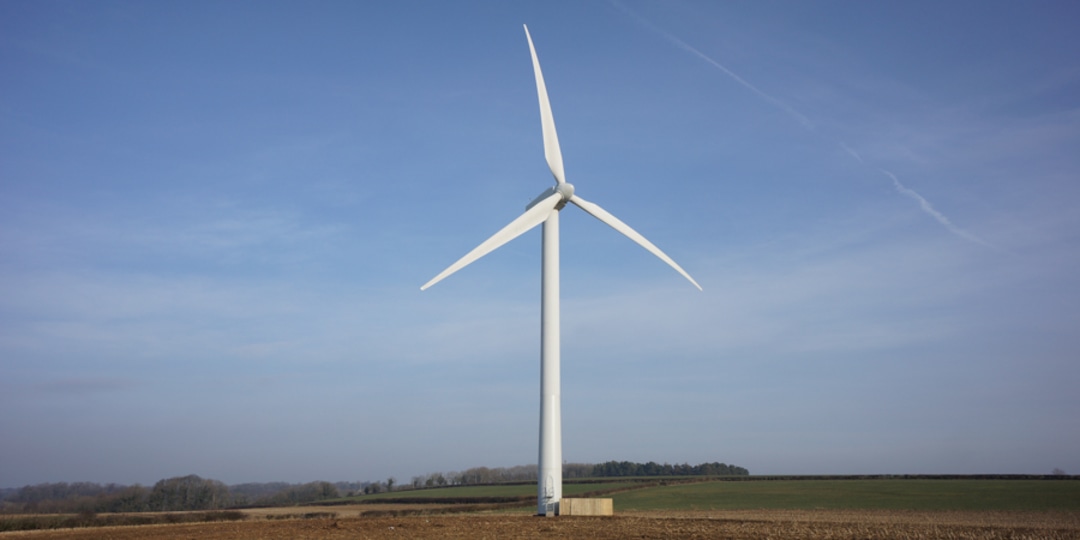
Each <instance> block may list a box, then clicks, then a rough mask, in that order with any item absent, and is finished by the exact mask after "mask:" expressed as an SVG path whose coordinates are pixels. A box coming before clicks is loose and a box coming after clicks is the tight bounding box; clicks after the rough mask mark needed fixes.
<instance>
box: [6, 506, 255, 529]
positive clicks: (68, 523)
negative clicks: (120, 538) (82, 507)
mask: <svg viewBox="0 0 1080 540" xmlns="http://www.w3.org/2000/svg"><path fill="white" fill-rule="evenodd" d="M245 518H246V516H245V515H244V513H243V512H239V511H236V510H221V511H214V512H177V513H169V514H108V515H104V516H99V515H97V514H95V513H93V512H83V513H81V514H77V515H36V516H16V517H10V518H3V519H0V532H7V531H33V530H39V529H71V528H77V527H113V526H118V525H156V524H167V523H200V522H207V521H240V520H243V519H245Z"/></svg>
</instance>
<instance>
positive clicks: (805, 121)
mask: <svg viewBox="0 0 1080 540" xmlns="http://www.w3.org/2000/svg"><path fill="white" fill-rule="evenodd" d="M611 3H612V5H614V6H615V7H616V8H618V9H619V10H621V11H622V12H623V13H625V14H627V15H628V16H630V17H631V18H633V19H634V20H635V21H637V22H638V23H640V24H641V25H642V26H644V27H646V28H648V29H649V30H651V31H652V32H655V33H656V34H658V35H660V36H662V37H664V39H666V40H668V41H669V42H671V43H672V44H674V45H675V46H676V47H679V48H680V49H682V50H684V51H686V52H689V53H690V54H692V55H694V56H696V57H698V58H700V59H701V60H703V61H705V62H706V63H708V64H709V65H711V66H713V67H715V68H716V69H719V70H720V71H722V72H723V73H724V74H725V75H727V76H728V77H730V78H731V79H732V80H734V81H735V82H737V83H738V84H740V85H741V86H743V87H744V88H746V89H748V90H750V91H751V92H753V93H754V94H755V95H756V96H757V97H759V98H760V99H762V100H764V101H765V102H767V103H769V104H770V105H772V106H774V107H776V108H778V109H780V110H782V111H784V112H785V113H787V114H788V115H789V116H791V117H792V118H793V119H795V120H796V121H798V122H799V124H800V125H801V126H802V127H803V128H805V129H806V130H808V131H815V132H816V130H815V126H814V123H813V122H811V121H810V119H809V118H807V116H806V115H804V114H802V113H801V112H799V111H797V110H795V108H793V107H792V106H790V105H788V104H787V103H786V102H784V101H783V100H781V99H778V98H776V97H774V96H773V95H771V94H769V93H767V92H765V91H763V90H761V89H760V88H758V87H756V86H754V85H753V84H751V83H750V82H749V81H747V80H746V79H744V78H742V77H740V76H739V75H738V74H736V73H735V72H733V71H731V70H730V69H728V68H727V67H725V66H724V65H723V64H721V63H720V62H717V61H716V60H715V59H713V58H712V57H710V56H709V55H707V54H705V53H703V52H701V51H699V50H698V49H697V48H695V47H693V46H692V45H690V44H688V43H686V42H685V41H683V40H681V39H679V38H678V37H676V36H675V35H673V34H671V33H670V32H668V31H667V30H664V29H663V28H660V27H659V26H657V25H655V24H653V23H652V22H651V21H649V20H648V19H645V18H644V17H642V16H641V15H639V14H638V13H636V12H635V11H633V10H631V9H630V8H628V7H626V6H624V5H622V4H621V3H620V2H618V1H617V0H611ZM836 144H838V145H839V146H840V148H842V149H843V150H844V152H846V153H847V154H848V155H849V156H851V158H852V159H854V160H856V161H858V162H859V163H860V164H863V165H866V164H867V163H866V161H865V160H864V159H863V158H862V156H861V155H859V153H858V152H856V151H855V150H854V149H852V148H851V147H850V146H848V145H847V144H845V143H844V142H843V141H836ZM881 171H882V172H883V173H885V174H886V175H888V176H889V177H890V178H892V180H893V185H894V187H896V190H897V191H898V192H899V193H900V194H901V195H906V196H908V197H911V198H912V199H914V200H915V201H916V202H918V203H919V206H920V208H922V209H923V211H924V212H926V213H927V214H929V215H930V216H931V217H933V218H934V219H935V220H936V221H937V222H938V223H940V224H942V225H944V226H945V228H947V229H948V230H949V231H951V232H952V233H953V234H956V235H957V236H959V237H961V238H963V239H965V240H968V241H971V242H975V243H977V244H980V245H983V246H987V247H990V248H994V249H998V248H997V247H996V246H994V245H993V244H991V243H989V242H987V241H985V240H983V239H981V238H979V237H978V236H975V235H974V234H971V233H969V232H967V231H965V230H963V229H961V228H959V227H957V226H956V225H955V224H953V222H952V221H950V220H949V218H947V217H945V215H944V214H942V213H941V212H939V211H938V210H937V209H935V208H934V207H933V205H932V204H930V202H929V201H927V200H926V198H925V197H923V196H922V195H920V194H918V193H917V192H915V191H914V190H912V189H910V188H908V187H906V186H904V185H903V184H902V183H900V181H899V180H897V179H896V176H894V175H893V174H892V173H889V172H887V171H885V170H884V169H882V170H881Z"/></svg>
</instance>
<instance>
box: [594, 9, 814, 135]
mask: <svg viewBox="0 0 1080 540" xmlns="http://www.w3.org/2000/svg"><path fill="white" fill-rule="evenodd" d="M611 3H612V5H614V6H615V7H617V8H619V9H620V10H622V12H623V13H626V14H627V15H629V16H631V17H633V18H634V20H636V21H637V22H638V23H640V24H641V25H642V26H644V27H646V28H648V29H649V30H652V31H653V32H655V33H657V34H658V35H660V36H661V37H663V38H664V39H666V40H668V41H670V42H671V43H672V44H673V45H675V46H676V47H678V48H680V49H682V50H684V51H686V52H688V53H690V54H693V55H694V56H697V57H698V58H700V59H702V60H704V61H705V62H707V63H709V64H710V65H712V66H713V67H715V68H716V69H719V70H720V71H722V72H724V74H725V75H727V76H728V77H731V79H732V80H734V81H735V82H737V83H739V84H741V85H742V86H743V87H745V88H746V89H747V90H750V91H751V92H753V93H755V94H757V95H758V97H760V98H761V99H764V100H765V101H767V102H769V103H771V104H772V105H773V106H774V107H776V108H778V109H780V110H782V111H784V112H786V113H788V114H790V115H791V116H792V117H793V118H795V119H796V120H798V121H799V123H800V124H802V125H803V127H805V128H806V129H811V130H812V129H814V123H813V122H811V121H810V119H809V118H807V117H805V116H803V115H802V114H800V113H799V111H796V110H795V109H792V108H791V107H790V106H789V105H788V104H787V103H784V102H783V101H780V100H779V99H777V98H775V97H773V96H771V95H769V94H767V93H765V92H763V91H761V89H759V88H758V87H756V86H754V85H752V84H750V83H749V82H747V80H746V79H744V78H742V77H740V76H738V75H736V74H735V72H733V71H731V70H730V69H728V68H726V67H724V65H723V64H721V63H720V62H717V61H716V60H713V59H712V58H710V57H709V56H708V55H707V54H705V53H703V52H701V51H699V50H697V49H696V48H694V47H693V46H692V45H690V44H689V43H687V42H685V41H683V40H681V39H679V38H677V37H675V36H673V35H672V34H671V33H670V32H668V31H666V30H664V29H663V28H660V27H659V26H656V25H655V24H653V23H651V22H650V21H649V20H648V19H645V18H644V17H642V16H641V15H638V14H637V13H636V12H634V11H633V10H631V9H630V8H628V7H626V6H624V5H622V4H621V3H619V2H617V1H615V0H612V1H611Z"/></svg>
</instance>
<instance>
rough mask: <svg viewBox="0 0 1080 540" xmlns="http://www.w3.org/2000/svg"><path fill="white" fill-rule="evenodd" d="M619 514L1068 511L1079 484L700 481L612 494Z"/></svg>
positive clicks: (1076, 502)
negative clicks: (713, 511)
mask: <svg viewBox="0 0 1080 540" xmlns="http://www.w3.org/2000/svg"><path fill="white" fill-rule="evenodd" d="M612 497H613V498H614V499H615V508H616V509H617V510H736V509H791V510H796V509H806V510H809V509H817V508H822V509H850V510H1066V511H1077V512H1080V482H1077V481H1057V480H885V479H883V480H776V481H753V482H702V483H697V484H681V485H671V486H660V487H653V488H647V489H642V490H636V491H627V492H623V493H616V494H614V495H612Z"/></svg>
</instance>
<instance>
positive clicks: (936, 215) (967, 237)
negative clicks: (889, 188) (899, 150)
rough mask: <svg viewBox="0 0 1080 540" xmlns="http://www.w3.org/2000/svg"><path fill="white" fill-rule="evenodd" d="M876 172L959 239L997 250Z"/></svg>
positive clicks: (920, 196) (882, 171)
mask: <svg viewBox="0 0 1080 540" xmlns="http://www.w3.org/2000/svg"><path fill="white" fill-rule="evenodd" d="M860 161H861V160H860ZM878 170H879V171H881V173H882V174H884V175H885V176H888V177H889V178H891V179H892V181H893V187H895V188H896V191H897V192H899V193H900V194H901V195H907V196H908V197H911V198H912V199H915V201H916V202H918V203H919V207H921V208H922V209H923V212H926V213H927V214H930V217H933V218H934V219H936V220H937V222H938V223H940V224H942V225H944V226H945V228H946V229H949V230H950V231H952V233H953V234H955V235H956V236H959V237H960V238H963V239H965V240H970V241H972V242H975V243H976V244H982V245H984V246H986V247H988V248H993V249H998V247H997V246H995V245H994V244H991V243H990V242H987V241H986V240H983V239H982V238H979V237H978V236H975V235H974V234H971V233H969V232H967V231H965V230H964V229H961V228H960V227H957V226H956V225H955V224H953V222H952V221H949V218H947V217H945V215H944V214H942V213H941V212H938V211H937V209H936V208H934V205H932V204H930V201H928V200H926V199H925V198H923V196H922V195H919V193H918V192H917V191H915V190H914V189H911V188H909V187H907V186H905V185H904V184H902V183H900V180H899V179H897V178H896V175H895V174H893V173H891V172H889V171H886V170H885V169H878Z"/></svg>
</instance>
